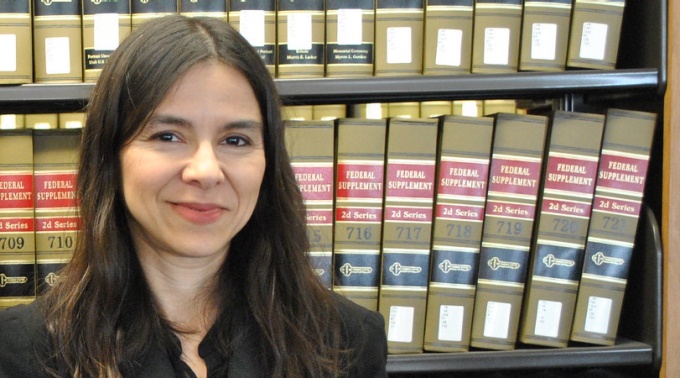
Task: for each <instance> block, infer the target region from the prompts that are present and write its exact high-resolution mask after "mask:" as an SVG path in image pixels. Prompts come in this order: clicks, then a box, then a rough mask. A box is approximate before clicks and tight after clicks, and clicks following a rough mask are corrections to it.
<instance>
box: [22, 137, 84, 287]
mask: <svg viewBox="0 0 680 378" xmlns="http://www.w3.org/2000/svg"><path fill="white" fill-rule="evenodd" d="M80 135H81V131H80V130H34V131H33V164H34V177H35V222H36V231H35V234H36V236H35V246H36V267H37V268H36V286H37V293H38V294H40V293H42V292H43V291H44V290H45V289H47V288H48V287H50V286H53V285H54V283H55V282H56V280H57V278H58V276H59V270H60V269H61V267H62V266H63V265H64V264H66V263H67V262H68V261H69V260H70V259H71V257H72V256H73V250H74V247H75V245H76V239H77V237H78V232H79V231H80V227H81V222H80V209H79V207H78V204H77V200H76V191H75V190H76V175H77V163H78V148H79V145H80V137H81V136H80Z"/></svg>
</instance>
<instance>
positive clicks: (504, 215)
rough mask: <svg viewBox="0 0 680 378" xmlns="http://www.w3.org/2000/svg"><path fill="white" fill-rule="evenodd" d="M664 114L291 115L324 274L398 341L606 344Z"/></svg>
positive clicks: (424, 345) (428, 346)
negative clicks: (325, 117) (324, 117)
mask: <svg viewBox="0 0 680 378" xmlns="http://www.w3.org/2000/svg"><path fill="white" fill-rule="evenodd" d="M655 125H656V115H655V114H652V113H644V112H635V111H624V110H620V109H609V110H608V112H607V114H606V115H600V114H589V113H578V112H564V111H556V112H554V113H553V114H551V115H548V116H546V115H530V114H513V113H498V114H496V115H495V116H492V117H464V116H454V115H448V116H442V117H437V118H428V119H406V118H389V119H360V118H346V119H338V120H335V121H287V126H286V127H287V131H286V135H287V143H288V148H289V150H290V153H291V156H292V158H291V159H292V164H293V167H294V170H295V172H296V179H297V180H298V183H299V185H300V188H301V191H302V193H303V197H304V199H305V203H306V206H307V211H308V215H307V221H308V229H309V233H308V234H309V238H310V243H311V249H310V257H311V259H312V261H313V262H314V266H315V269H316V271H317V273H318V274H319V277H320V278H321V280H322V282H324V283H325V284H326V285H327V287H328V288H330V289H332V290H336V291H338V292H340V293H342V294H343V295H345V296H347V297H348V298H350V299H352V300H354V301H355V302H356V303H359V304H361V305H363V306H365V307H367V308H369V309H373V310H378V311H380V312H381V313H382V314H383V316H384V317H385V319H386V320H387V335H388V347H389V352H390V353H393V354H396V353H418V352H422V351H448V352H453V351H466V350H470V349H471V348H481V349H495V350H505V349H514V348H515V347H516V345H517V343H518V342H521V343H526V344H534V345H543V346H552V347H566V346H568V345H569V344H570V343H571V342H574V341H576V342H584V343H592V344H601V345H612V344H613V343H614V342H615V339H616V334H617V327H618V320H619V316H620V310H621V303H622V300H623V294H624V291H625V287H626V281H627V275H628V270H629V268H630V265H629V264H630V259H631V254H632V250H633V244H634V237H635V233H636V228H637V227H636V226H637V221H638V217H639V211H640V207H641V201H642V196H643V191H644V184H645V180H646V172H647V165H648V159H649V154H650V150H651V143H652V138H653V133H654V129H655Z"/></svg>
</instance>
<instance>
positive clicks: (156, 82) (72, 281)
mask: <svg viewBox="0 0 680 378" xmlns="http://www.w3.org/2000/svg"><path fill="white" fill-rule="evenodd" d="M210 60H216V61H220V62H223V63H225V64H227V65H229V66H232V67H235V68H237V69H239V70H240V71H241V72H242V73H243V74H244V76H245V77H246V78H247V79H248V80H249V82H250V85H251V86H252V88H253V90H254V92H255V96H256V98H257V101H258V103H259V105H260V111H261V113H262V118H263V120H264V123H265V127H264V140H265V159H266V170H265V174H264V179H263V183H262V186H261V190H260V193H259V198H258V203H257V205H256V208H255V211H254V213H253V215H252V217H251V219H250V220H249V222H248V223H247V224H246V225H245V227H244V229H243V230H242V231H241V232H240V233H239V234H238V235H237V236H236V237H235V238H234V240H232V242H231V247H230V250H229V253H228V256H227V259H226V260H225V263H224V265H223V266H222V268H221V271H220V275H219V284H218V287H217V289H216V293H214V295H215V296H216V298H218V299H219V300H218V303H221V305H222V307H223V308H222V310H223V311H222V315H221V316H220V317H219V318H218V320H217V323H218V327H216V328H217V329H219V330H220V333H219V334H218V335H217V345H218V348H219V349H220V351H221V352H222V353H224V354H229V353H230V352H231V351H232V350H233V348H236V347H237V345H235V343H236V341H238V340H239V335H238V334H236V335H234V331H233V328H234V327H230V324H232V323H231V322H232V321H233V319H234V316H236V315H235V314H239V313H240V315H242V316H245V317H247V318H249V319H253V323H254V324H256V326H255V328H256V330H255V332H254V335H255V337H257V338H259V340H258V341H257V342H256V343H255V345H258V347H259V348H261V350H260V353H261V355H262V356H263V357H264V358H263V362H262V363H263V364H264V365H265V370H266V372H267V374H268V375H271V376H281V377H283V376H286V377H298V376H300V377H301V376H335V375H337V374H338V368H339V366H340V365H341V364H342V363H341V360H342V355H343V353H342V351H341V350H339V345H340V337H341V336H340V333H341V332H340V330H339V327H340V326H339V325H338V320H337V317H336V316H335V312H334V311H335V310H334V309H333V306H332V304H331V301H330V295H329V293H328V290H327V289H325V288H324V287H323V286H322V285H321V284H320V283H319V281H318V279H317V278H316V277H315V276H314V274H313V271H312V269H311V267H310V265H309V261H308V259H307V257H306V254H305V252H306V251H307V248H308V243H307V237H306V233H305V214H304V208H303V203H302V197H301V195H300V192H299V190H298V188H297V185H296V183H295V179H294V176H293V172H292V169H291V167H290V163H289V159H288V155H287V153H286V150H285V144H284V136H283V125H282V121H281V115H280V100H279V97H278V94H277V90H276V86H275V83H274V81H273V80H272V78H271V75H270V73H269V72H268V71H267V69H266V66H265V65H264V63H263V62H262V60H261V58H260V56H259V55H258V54H257V53H256V52H255V51H254V49H252V48H251V47H250V45H249V44H248V42H247V41H246V40H245V39H244V38H242V37H241V36H240V35H239V33H238V32H236V31H235V30H234V29H232V28H231V27H229V26H228V25H227V24H226V23H224V22H222V21H219V20H216V19H210V18H186V17H182V16H179V15H173V16H167V17H164V18H160V19H154V20H149V21H147V22H145V23H144V24H143V25H142V26H140V27H139V28H138V29H136V30H135V31H133V33H132V34H131V35H130V36H129V37H127V38H126V39H125V40H123V42H122V43H121V45H120V46H119V47H118V48H117V49H116V50H115V51H114V52H113V54H112V55H111V57H110V59H109V62H108V63H107V64H106V65H105V67H104V69H103V70H102V73H101V75H100V77H99V79H98V81H97V84H96V85H95V88H94V92H93V95H92V98H91V101H90V103H89V105H88V115H87V121H86V126H85V128H84V130H83V140H82V148H81V153H80V162H79V171H78V181H77V183H78V185H77V186H78V198H79V200H80V211H81V217H82V224H83V229H82V232H81V233H80V234H79V237H78V242H77V246H76V249H75V252H74V256H73V259H72V261H71V262H70V263H69V264H68V265H67V266H66V267H65V268H64V270H63V271H62V273H61V275H60V279H59V281H58V283H57V285H56V286H55V287H54V288H52V290H50V291H49V292H48V293H46V294H45V296H44V298H43V299H42V301H41V302H42V303H43V305H44V310H45V313H46V326H47V332H48V335H49V337H48V344H47V348H48V351H49V354H50V359H49V360H48V361H47V363H46V366H45V370H46V372H48V373H49V374H50V375H53V376H82V377H89V376H92V377H94V376H97V377H100V376H106V377H109V376H111V377H117V376H122V375H126V374H127V373H129V372H133V371H134V370H135V366H136V365H137V364H139V363H140V362H141V361H138V360H137V359H138V358H139V357H140V356H143V355H144V353H146V351H147V350H146V348H148V345H149V340H156V341H157V342H159V343H161V345H163V343H167V342H168V340H169V338H168V337H167V333H168V329H169V326H170V325H169V324H168V322H167V321H166V320H165V319H163V318H162V316H161V315H160V314H159V311H158V309H157V307H156V305H155V302H154V299H153V295H152V293H151V292H150V290H149V287H148V285H147V283H146V281H145V279H144V276H143V274H142V271H141V267H140V265H139V262H138V260H137V256H136V254H135V249H134V246H133V243H132V240H131V237H130V231H129V227H128V223H127V219H126V210H125V205H124V201H123V197H122V189H121V181H122V177H121V167H120V152H121V150H122V148H123V147H124V146H125V144H126V143H128V142H129V141H130V140H131V139H132V138H133V137H134V136H135V135H136V133H138V132H139V130H140V128H141V127H142V126H143V125H144V124H145V123H146V120H147V118H148V117H149V115H150V114H151V113H152V112H153V111H154V109H156V107H157V106H158V105H159V103H160V102H161V101H162V99H163V98H164V96H165V94H166V92H167V91H168V89H169V88H170V87H171V86H172V84H173V83H174V82H175V81H176V80H177V79H178V78H179V77H181V76H182V74H184V73H185V72H186V71H187V70H188V69H189V68H190V67H192V66H193V65H195V64H196V63H199V62H203V61H210ZM226 308H228V310H225V309H226ZM234 309H236V310H234ZM240 336H241V337H243V335H242V334H241V335H240Z"/></svg>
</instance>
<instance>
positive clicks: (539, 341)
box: [520, 111, 604, 347]
mask: <svg viewBox="0 0 680 378" xmlns="http://www.w3.org/2000/svg"><path fill="white" fill-rule="evenodd" d="M603 127H604V116H603V115H599V114H586V113H576V112H563V111H557V112H555V113H554V114H553V117H552V123H551V127H550V129H551V133H550V145H549V147H548V152H547V158H546V159H547V160H546V163H545V167H546V168H545V173H544V174H543V184H542V188H543V196H542V198H541V200H540V203H539V205H538V209H540V214H539V216H538V219H537V221H536V222H537V227H536V235H535V236H534V241H533V244H532V251H531V264H530V267H529V275H528V277H527V287H526V291H525V294H524V295H525V301H524V309H523V312H522V319H521V327H520V341H521V342H523V343H525V344H533V345H543V346H551V347H566V346H567V345H568V342H569V335H570V332H571V323H572V320H573V316H574V304H575V303H576V293H577V291H578V282H579V279H580V276H581V268H582V266H583V253H584V250H585V243H586V233H587V231H588V223H589V221H590V213H591V208H592V202H593V194H594V190H595V180H596V178H597V166H598V162H599V157H600V148H601V142H602V130H603Z"/></svg>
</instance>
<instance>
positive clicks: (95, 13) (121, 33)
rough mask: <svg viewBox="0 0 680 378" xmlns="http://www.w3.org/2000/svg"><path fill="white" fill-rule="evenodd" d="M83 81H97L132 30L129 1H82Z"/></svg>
mask: <svg viewBox="0 0 680 378" xmlns="http://www.w3.org/2000/svg"><path fill="white" fill-rule="evenodd" d="M82 17H83V67H84V72H83V80H84V81H85V82H94V81H96V80H97V78H98V77H99V74H100V73H101V70H102V68H103V67H104V64H105V63H106V62H107V61H108V60H109V56H110V55H111V53H112V52H113V50H115V49H116V48H117V47H118V45H119V44H120V42H121V41H122V40H123V39H125V37H127V36H128V35H129V34H130V31H131V30H132V18H131V17H132V16H131V14H130V0H117V1H111V2H98V3H95V2H91V1H85V2H83V14H82Z"/></svg>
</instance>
